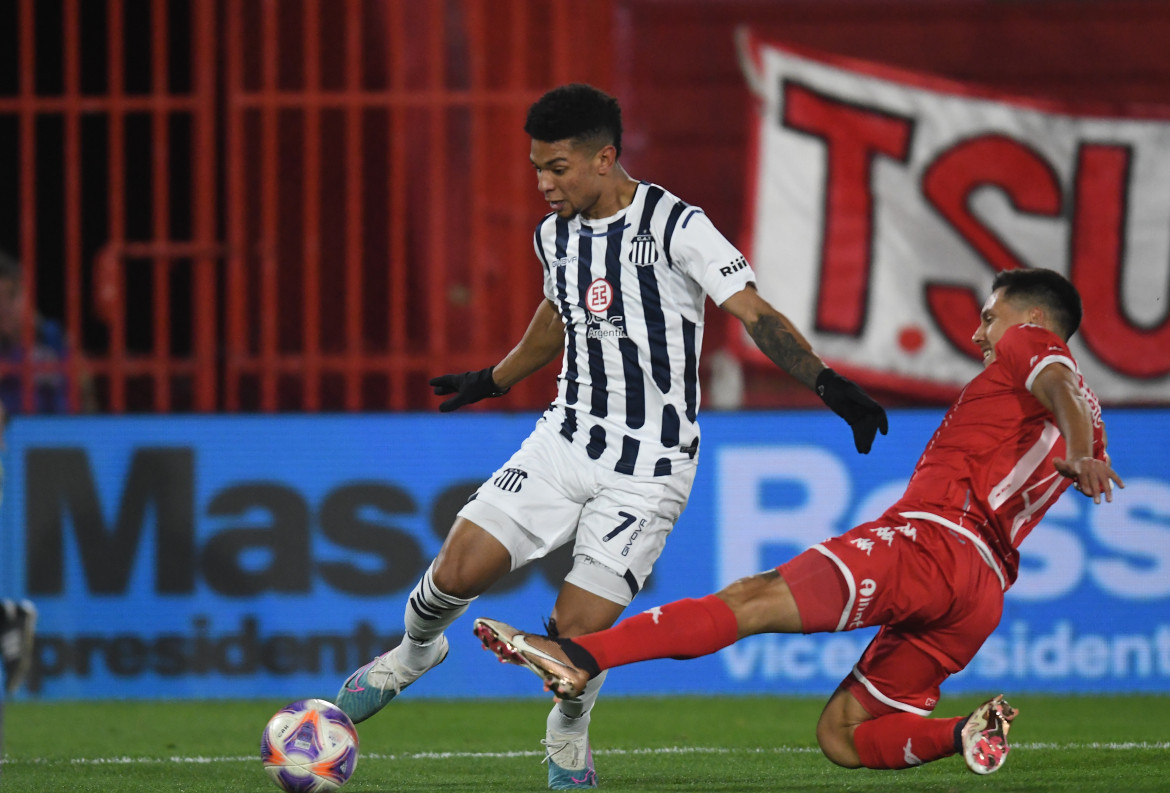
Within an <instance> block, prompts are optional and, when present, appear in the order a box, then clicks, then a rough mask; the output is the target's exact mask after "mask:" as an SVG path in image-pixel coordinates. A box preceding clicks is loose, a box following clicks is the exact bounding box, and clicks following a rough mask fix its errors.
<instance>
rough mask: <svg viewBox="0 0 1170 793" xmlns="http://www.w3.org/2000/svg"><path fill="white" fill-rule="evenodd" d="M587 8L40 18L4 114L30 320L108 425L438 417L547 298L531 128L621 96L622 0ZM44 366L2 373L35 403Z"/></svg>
mask: <svg viewBox="0 0 1170 793" xmlns="http://www.w3.org/2000/svg"><path fill="white" fill-rule="evenodd" d="M570 10H571V6H570V3H569V2H568V1H567V0H555V1H554V2H546V0H510V1H507V2H503V1H502V2H492V3H486V2H479V0H459V1H458V2H455V1H453V0H448V1H447V2H438V1H437V2H427V3H417V2H410V1H409V0H221V1H220V2H218V3H215V2H202V1H200V2H195V0H187V1H186V2H177V1H176V0H106V2H104V3H103V2H93V1H92V0H60V2H56V3H54V2H52V0H49V2H42V1H41V0H38V1H37V2H34V0H20V2H19V5H18V9H17V13H16V16H17V18H16V20H15V23H16V24H15V29H17V30H19V34H18V41H15V42H13V44H14V45H15V49H16V50H17V51H18V53H19V54H18V64H17V69H18V73H19V84H18V85H17V86H14V88H13V90H12V91H11V92H10V93H9V95H3V94H2V93H0V119H4V118H12V119H15V120H16V125H17V128H18V129H17V130H16V131H15V133H14V134H10V135H9V137H11V138H14V140H13V141H12V143H13V145H14V147H15V148H16V149H18V151H19V179H18V185H14V189H15V191H17V192H18V193H19V203H18V207H19V208H18V210H17V214H18V216H19V217H18V222H17V224H16V225H17V226H18V230H16V232H15V233H14V234H13V235H12V236H13V237H14V238H15V240H16V244H15V245H14V246H13V247H15V248H16V249H17V250H15V251H14V253H16V254H17V255H18V256H19V258H20V259H21V260H22V262H23V265H24V268H25V272H26V277H25V282H26V284H27V291H28V300H29V303H30V305H40V306H42V307H43V308H44V309H45V310H46V313H56V314H57V316H60V317H63V319H64V324H65V326H66V329H67V332H68V334H69V336H70V337H71V338H73V339H74V340H80V341H83V342H84V345H85V348H86V351H87V353H88V355H87V360H86V362H85V364H84V368H85V369H88V371H89V373H90V375H91V376H92V379H93V381H94V382H95V384H96V386H97V390H98V392H99V397H100V399H99V401H100V402H101V403H102V406H103V407H104V408H106V409H108V410H110V411H113V412H124V411H127V410H154V411H170V410H198V411H213V410H228V411H237V410H263V411H274V410H307V411H318V410H361V409H386V408H389V409H395V410H402V409H411V408H420V407H429V406H431V405H432V403H433V400H432V399H431V398H430V397H429V389H427V388H426V380H427V379H428V378H429V377H431V376H433V375H434V374H437V373H441V372H442V371H447V370H459V369H464V368H478V367H481V366H485V365H487V364H490V363H493V362H495V361H496V360H498V359H499V357H501V356H502V355H503V354H504V353H505V352H506V351H507V349H509V348H510V346H511V345H512V344H514V343H515V341H516V340H518V339H519V337H520V335H521V334H522V333H523V331H524V328H525V327H527V324H528V321H529V319H530V318H531V315H532V311H533V309H534V308H535V307H536V305H537V303H538V301H539V300H540V298H541V293H540V277H539V271H538V269H537V265H536V263H535V259H534V256H533V253H532V245H531V231H532V228H533V227H534V223H535V221H536V220H537V219H538V218H539V217H540V215H541V213H542V212H543V209H542V207H541V205H540V203H539V201H538V196H537V193H536V191H535V189H534V187H535V184H534V180H533V179H532V178H531V177H530V176H529V175H528V173H527V172H526V169H525V166H524V164H523V158H525V157H526V156H527V147H528V140H527V137H526V136H524V134H523V132H522V129H521V127H522V124H523V119H524V112H525V110H526V109H527V107H528V105H529V104H530V103H531V102H532V101H533V100H534V99H535V98H536V97H537V96H539V94H540V93H541V92H542V91H543V90H545V89H547V87H549V86H551V85H553V84H556V83H559V82H564V81H567V80H574V79H575V80H586V81H589V82H593V83H595V84H598V85H601V86H605V85H606V84H607V83H608V82H609V80H610V78H611V74H610V70H611V67H610V45H609V39H610V24H609V17H610V15H611V14H610V8H609V3H608V2H604V3H595V4H592V5H591V9H590V13H591V15H595V19H596V20H597V24H592V25H583V26H579V25H576V24H574V20H573V19H572V18H571V16H570ZM0 43H2V42H0ZM95 50H96V51H100V52H98V54H97V55H94V54H93V53H94V51H95ZM87 52H88V54H87ZM103 55H104V57H100V56H103ZM99 60H100V61H101V64H100V65H101V68H102V69H103V70H104V75H103V76H101V77H100V78H96V77H94V75H93V74H92V72H91V71H89V70H90V69H92V67H93V64H94V63H96V62H98V61H99ZM54 133H56V134H54ZM2 137H3V131H2V130H0V144H2V143H6V142H8V141H6V140H3V139H2ZM51 161H55V164H51ZM53 174H56V175H57V176H58V177H59V179H58V178H53V176H52V175H53ZM95 188H96V189H95ZM2 231H3V221H2V220H0V232H2ZM38 286H40V287H41V290H40V294H38ZM53 308H56V309H59V311H58V312H53V311H52V309H53ZM31 333H32V329H31V323H30V326H29V329H28V330H27V332H26V337H25V339H24V341H25V342H26V343H28V342H29V341H31ZM65 366H66V368H67V369H68V370H69V371H70V373H71V374H72V375H73V376H72V377H71V378H70V380H71V388H72V389H73V392H74V393H73V400H74V404H76V403H77V399H78V395H77V390H78V388H79V386H78V383H79V381H80V378H79V375H80V374H81V369H82V366H83V365H82V363H81V362H80V359H78V358H76V357H74V358H73V359H72V360H71V361H69V362H67V363H66V364H65ZM37 367H38V364H36V363H34V362H31V361H30V362H26V363H23V364H19V365H16V364H7V365H6V368H7V369H8V370H9V371H11V370H16V371H18V372H19V373H21V374H23V375H24V376H25V382H26V384H27V385H26V399H27V400H29V401H28V402H26V405H28V404H31V398H32V397H31V391H30V389H31V387H32V386H31V381H32V375H33V374H34V373H35V370H36V369H37ZM42 368H43V367H42ZM550 376H551V374H546V375H545V378H547V377H550ZM536 380H537V382H535V383H532V384H523V385H522V386H521V387H520V388H518V389H516V391H515V393H514V394H513V396H512V398H511V399H509V403H510V405H511V406H512V407H535V406H538V405H539V404H540V403H541V400H542V399H547V394H548V392H549V388H548V385H547V383H546V382H544V381H543V379H542V378H536Z"/></svg>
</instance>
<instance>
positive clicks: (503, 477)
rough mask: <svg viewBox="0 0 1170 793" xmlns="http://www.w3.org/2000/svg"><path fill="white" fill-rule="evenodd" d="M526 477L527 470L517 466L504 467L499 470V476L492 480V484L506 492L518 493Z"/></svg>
mask: <svg viewBox="0 0 1170 793" xmlns="http://www.w3.org/2000/svg"><path fill="white" fill-rule="evenodd" d="M527 478H528V474H527V472H525V471H522V470H520V469H519V468H505V469H504V470H503V471H500V474H499V476H497V477H496V478H495V479H493V480H492V484H493V485H495V486H496V487H498V488H499V489H500V490H504V491H506V492H508V493H519V492H520V488H522V487H524V480H525V479H527Z"/></svg>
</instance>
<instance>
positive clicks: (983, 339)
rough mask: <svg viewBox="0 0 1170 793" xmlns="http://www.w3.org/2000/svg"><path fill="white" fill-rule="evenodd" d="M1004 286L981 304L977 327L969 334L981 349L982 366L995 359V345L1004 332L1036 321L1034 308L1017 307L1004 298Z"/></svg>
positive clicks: (988, 364) (985, 366) (986, 365)
mask: <svg viewBox="0 0 1170 793" xmlns="http://www.w3.org/2000/svg"><path fill="white" fill-rule="evenodd" d="M1003 292H1004V288H1003V287H1000V288H999V289H996V290H995V291H994V292H992V293H991V295H990V296H989V297H988V298H987V302H986V303H984V304H983V311H981V312H980V314H979V327H978V328H977V329H976V330H975V333H974V334H973V335H972V336H971V341H973V342H975V344H976V346H978V347H979V349H980V350H982V351H983V368H985V369H986V368H987V367H988V366H990V365H991V363H992V361H994V360H995V345H996V344H998V343H999V340H1000V339H1001V338H1003V334H1004V332H1005V331H1006V330H1007V329H1008V328H1011V327H1014V326H1015V325H1023V324H1026V323H1029V322H1036V321H1037V320H1038V319H1039V317H1037V316H1036V312H1037V311H1038V309H1036V308H1019V307H1017V306H1014V305H1012V304H1011V302H1009V301H1007V300H1004V297H1003Z"/></svg>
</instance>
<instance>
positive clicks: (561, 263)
mask: <svg viewBox="0 0 1170 793" xmlns="http://www.w3.org/2000/svg"><path fill="white" fill-rule="evenodd" d="M575 261H577V257H576V256H566V257H564V258H563V259H553V260H552V261H551V262H549V267H553V268H557V267H566V266H568V265H570V264H573V263H574V262H575Z"/></svg>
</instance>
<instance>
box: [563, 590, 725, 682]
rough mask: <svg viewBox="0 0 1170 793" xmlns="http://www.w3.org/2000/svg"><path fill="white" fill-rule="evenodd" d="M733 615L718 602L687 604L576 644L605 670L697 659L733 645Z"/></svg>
mask: <svg viewBox="0 0 1170 793" xmlns="http://www.w3.org/2000/svg"><path fill="white" fill-rule="evenodd" d="M738 630H739V629H738V627H737V625H736V620H735V612H733V611H732V610H731V607H730V606H728V605H727V604H726V603H724V602H723V601H722V600H720V599H719V598H717V597H716V596H715V595H708V596H707V597H705V598H702V599H700V600H695V599H693V598H687V599H685V600H676V601H675V602H673V603H667V604H666V605H665V606H656V607H655V608H652V609H650V610H649V611H644V612H642V613H641V614H636V615H634V616H633V617H630V618H629V619H624V620H622V621H621V622H619V623H618V624H617V625H615V626H613V627H612V628H610V629H608V630H604V631H600V632H598V633H591V634H589V635H587V636H579V637H576V638H574V639H573V642H574V643H576V644H578V645H580V646H581V647H583V648H585V650H586V651H588V652H589V654H590V655H592V656H593V658H594V659H595V660H596V661H597V665H598V667H600V668H601V669H609V668H611V667H614V666H622V665H623V664H632V663H634V662H635V661H646V660H649V659H651V658H679V659H681V658H697V657H698V656H700V655H709V654H710V653H713V652H715V651H716V650H722V649H723V648H724V647H726V646H728V645H729V644H734V643H735V640H736V638H737V636H738Z"/></svg>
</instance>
